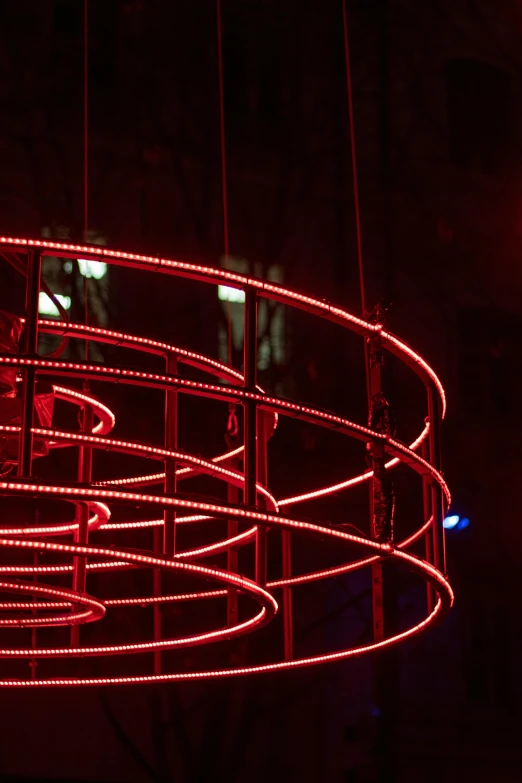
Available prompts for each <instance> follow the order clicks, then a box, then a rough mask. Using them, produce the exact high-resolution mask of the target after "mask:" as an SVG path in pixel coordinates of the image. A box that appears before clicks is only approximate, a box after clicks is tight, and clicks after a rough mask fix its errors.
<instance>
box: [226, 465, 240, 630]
mask: <svg viewBox="0 0 522 783" xmlns="http://www.w3.org/2000/svg"><path fill="white" fill-rule="evenodd" d="M230 467H231V469H232V470H237V469H238V460H237V459H233V460H232V461H231V463H230ZM227 499H228V502H229V503H234V504H237V503H239V490H238V488H237V487H236V486H235V485H234V484H229V485H228V488H227ZM237 531H238V523H237V520H236V519H229V520H228V521H227V537H228V538H233V537H234V536H236V535H237ZM238 555H239V553H238V548H237V547H229V549H228V550H227V571H229V573H231V574H237V573H238V568H239V556H238ZM238 618H239V613H238V601H237V590H236V589H235V588H234V587H229V588H228V590H227V624H228V625H237V622H238Z"/></svg>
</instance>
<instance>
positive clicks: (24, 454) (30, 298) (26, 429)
mask: <svg viewBox="0 0 522 783" xmlns="http://www.w3.org/2000/svg"><path fill="white" fill-rule="evenodd" d="M41 264H42V253H41V251H40V250H29V252H28V254H27V283H26V289H25V318H26V321H25V331H24V341H23V350H24V354H25V355H26V356H31V357H34V356H35V354H36V353H37V352H38V299H39V293H40V268H41ZM35 386H36V371H35V369H34V367H28V368H27V369H26V370H25V371H24V387H23V397H22V427H21V431H20V440H19V443H18V475H19V476H23V477H25V478H30V477H31V475H32V472H33V432H32V427H33V421H34V397H35ZM33 563H34V565H37V564H38V553H37V552H35V553H34V555H33ZM33 581H36V575H34V577H33ZM31 647H32V648H33V649H34V648H35V647H36V628H32V629H31ZM37 666H38V662H37V660H36V658H32V659H31V661H30V662H29V667H30V669H31V679H32V680H35V679H36V669H37Z"/></svg>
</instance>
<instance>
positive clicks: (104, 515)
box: [0, 500, 111, 538]
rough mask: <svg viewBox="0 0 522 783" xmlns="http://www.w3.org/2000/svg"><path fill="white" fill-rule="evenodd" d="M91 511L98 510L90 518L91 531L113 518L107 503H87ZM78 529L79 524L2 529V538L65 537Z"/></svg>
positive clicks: (68, 523)
mask: <svg viewBox="0 0 522 783" xmlns="http://www.w3.org/2000/svg"><path fill="white" fill-rule="evenodd" d="M86 502H87V505H88V506H89V508H90V510H91V511H92V510H94V509H95V510H96V513H95V514H94V515H93V516H92V517H89V519H88V522H87V524H88V527H89V530H91V531H92V530H97V529H98V528H100V527H102V526H103V525H104V524H105V523H106V522H107V521H108V520H109V519H110V517H111V512H110V510H109V508H108V506H106V505H105V503H98V502H96V501H94V500H91V501H86ZM77 528H78V523H77V522H61V523H59V524H57V525H30V526H27V527H4V528H0V536H17V537H18V536H29V537H31V538H35V537H36V536H63V535H66V534H67V533H74V531H75V530H77Z"/></svg>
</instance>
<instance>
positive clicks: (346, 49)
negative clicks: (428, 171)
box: [342, 0, 371, 409]
mask: <svg viewBox="0 0 522 783" xmlns="http://www.w3.org/2000/svg"><path fill="white" fill-rule="evenodd" d="M342 5H343V33H344V58H345V66H346V90H347V98H348V118H349V124H350V150H351V156H352V182H353V201H354V207H355V233H356V237H357V266H358V269H359V295H360V299H361V315H362V317H363V318H367V317H368V316H367V310H366V292H365V285H364V263H363V249H362V228H361V208H360V203H359V180H358V176H357V151H356V146H355V121H354V111H353V91H352V68H351V64H350V43H349V38H348V17H347V13H346V0H342ZM364 370H365V375H366V395H367V398H368V409H370V408H371V382H370V356H369V346H368V339H366V340H365V341H364Z"/></svg>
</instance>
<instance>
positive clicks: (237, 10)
mask: <svg viewBox="0 0 522 783" xmlns="http://www.w3.org/2000/svg"><path fill="white" fill-rule="evenodd" d="M347 7H348V21H349V29H350V42H351V49H352V70H353V82H354V109H355V125H356V142H357V153H358V158H357V160H358V174H359V184H360V195H361V210H362V232H363V250H364V259H365V272H366V282H367V298H368V301H369V302H370V303H373V302H375V301H376V300H377V299H378V298H380V297H384V298H385V299H387V300H390V301H392V302H393V307H392V309H391V311H390V313H389V321H388V326H389V328H390V329H391V330H392V331H394V332H395V333H397V334H399V335H400V336H401V337H403V338H404V339H405V340H406V341H407V342H409V343H410V344H411V345H412V346H413V347H415V348H416V349H418V350H419V351H420V352H421V353H422V355H423V356H425V358H426V359H427V360H428V361H429V362H430V364H431V365H432V366H433V367H434V368H435V369H436V371H437V372H438V373H439V375H440V377H441V378H442V381H443V383H444V385H445V388H446V391H447V394H448V401H449V407H448V416H447V419H446V421H445V424H444V451H443V457H444V471H445V475H446V477H447V479H448V481H449V483H450V486H451V489H452V492H453V495H454V510H455V512H456V513H460V514H461V515H464V516H467V517H469V519H470V520H471V523H470V526H469V527H468V528H467V529H466V530H463V531H461V532H450V533H449V534H448V536H447V546H448V570H449V574H450V576H451V579H452V583H453V584H454V586H455V591H456V596H457V600H456V604H455V607H454V609H453V611H452V614H451V615H450V616H449V618H448V619H447V620H446V621H445V622H444V623H443V624H442V625H440V626H438V627H436V628H434V629H430V630H428V631H427V632H425V633H424V634H423V635H422V636H420V637H418V638H417V639H415V640H412V641H410V642H407V643H405V644H404V645H403V646H401V647H400V648H397V650H392V651H390V652H389V653H386V654H382V655H380V656H374V657H369V658H363V659H360V660H354V661H349V662H346V663H343V664H335V665H332V666H330V667H326V668H317V669H312V670H306V671H301V672H294V673H290V674H285V675H278V676H266V677H261V678H253V679H251V680H237V681H230V682H224V683H213V684H204V685H196V684H188V685H182V686H175V687H174V686H169V687H164V688H139V689H128V688H125V689H113V690H106V691H97V690H83V691H76V690H71V691H56V692H55V691H43V692H32V691H28V692H18V691H4V692H3V693H2V696H1V705H2V706H1V713H0V714H1V720H0V728H1V731H0V748H1V752H0V773H1V775H3V777H2V778H0V779H5V780H17V779H20V780H44V779H45V780H51V779H52V780H58V779H60V780H74V781H81V780H84V781H86V780H102V781H142V780H144V781H145V780H153V781H168V780H175V781H207V780H208V781H210V780H220V781H221V780H223V781H230V783H233V782H234V781H249V782H250V783H257V781H266V780H270V779H272V780H277V781H279V780H288V781H301V780H303V781H305V780H306V781H308V780H310V781H332V783H334V782H336V781H339V782H341V781H342V782H343V783H359V782H362V781H405V782H406V783H408V782H409V781H419V780H420V781H435V780H437V781H438V780H446V781H457V780H461V779H465V780H474V781H484V782H485V781H492V780H494V781H499V782H502V783H504V782H505V783H508V782H509V783H510V782H511V781H518V780H520V775H521V773H520V766H521V761H522V758H521V753H522V752H521V749H520V739H519V738H520V729H521V728H522V726H521V710H520V697H521V695H522V694H521V678H520V673H519V666H518V661H519V660H520V652H521V646H522V645H521V638H520V630H519V616H520V598H521V578H520V550H521V546H520V544H521V537H520V527H519V520H520V510H519V503H518V499H519V489H518V486H519V483H520V477H519V472H520V466H521V457H520V447H519V441H520V423H519V422H520V381H521V371H520V358H519V357H520V343H521V341H522V330H521V308H520V296H521V293H522V271H521V270H522V267H521V263H520V250H519V248H520V239H521V235H522V228H521V227H522V222H521V221H522V212H521V207H520V204H521V203H522V202H521V197H522V191H521V187H520V171H521V168H522V145H521V142H520V138H521V130H522V127H521V115H522V112H521V108H522V102H521V73H522V70H521V69H522V59H521V54H520V52H521V51H522V48H521V46H520V44H521V38H522V10H521V8H520V4H519V3H518V2H516V1H515V0H503V2H501V3H494V4H492V3H488V2H486V0H452V2H449V0H427V1H426V2H422V3H419V2H415V1H414V0H348V4H347ZM222 14H223V57H224V82H225V118H226V138H227V159H228V167H227V173H228V194H229V220H230V253H231V255H232V256H234V257H236V258H241V259H248V264H250V267H249V268H250V271H252V272H254V273H256V274H268V273H269V269H270V267H271V266H273V265H278V266H279V267H281V268H282V270H283V272H282V274H283V278H284V282H285V284H287V285H288V286H289V287H293V288H295V289H298V290H303V291H309V292H311V293H312V294H314V295H316V296H318V297H321V298H322V297H324V298H326V299H330V300H333V301H335V302H338V303H339V304H342V305H343V306H345V307H347V308H348V309H350V310H352V311H353V312H359V310H360V304H359V293H358V282H357V259H356V247H355V225H354V206H353V197H352V192H353V191H352V170H351V163H350V146H349V143H350V137H349V128H348V112H347V100H346V74H345V64H344V50H343V29H342V4H341V2H340V0H339V1H337V0H326V1H325V0H322V1H321V2H320V1H319V0H308V2H294V1H293V0H280V2H270V1H269V0H266V2H263V1H262V0H222ZM89 15H90V24H89V156H90V163H89V228H90V230H91V232H93V234H92V235H90V236H89V237H88V238H90V239H92V238H93V237H94V236H102V237H104V238H105V239H106V241H107V242H108V243H109V244H110V245H112V246H113V247H116V248H122V249H126V250H131V251H135V252H147V253H153V254H162V255H165V256H166V257H171V258H183V259H187V260H194V261H196V260H197V261H201V262H204V263H207V264H211V265H216V264H219V263H220V259H221V257H222V255H223V228H222V197H221V168H220V165H221V164H220V140H219V92H218V69H217V44H216V40H217V39H216V6H215V3H214V2H210V0H208V1H207V0H192V2H181V1H178V0H176V2H174V1H173V0H147V1H146V0H141V1H140V0H90V3H89ZM83 99H84V95H83V2H81V0H54V1H53V0H39V1H38V2H37V1H36V0H1V2H0V232H1V233H2V234H4V235H8V236H28V237H39V236H41V235H42V232H44V233H45V232H47V234H48V235H52V236H55V237H59V238H65V239H66V238H70V239H72V240H74V241H80V240H81V239H82V238H83V228H84V225H83V207H84V204H83V185H84V183H83ZM48 271H49V270H48ZM245 271H246V270H245ZM60 274H61V273H60ZM49 275H50V277H49V280H50V282H51V283H53V282H54V284H55V285H56V286H57V288H56V292H59V290H58V289H60V290H62V289H61V288H60V286H61V285H65V283H64V280H65V278H62V277H60V275H58V277H54V278H53V277H52V274H51V271H49ZM149 278H152V276H147V277H146V276H145V275H144V273H140V272H133V273H129V272H126V271H125V270H121V269H119V268H114V269H110V270H109V274H108V276H107V278H106V282H105V283H104V286H105V287H103V286H100V287H99V289H96V288H95V287H94V288H93V292H94V294H93V300H92V302H91V322H92V323H95V322H96V321H98V322H99V323H101V324H105V323H108V324H109V325H110V326H111V327H112V328H115V329H121V330H125V329H127V330H128V331H130V332H132V333H135V334H141V335H144V336H149V337H157V338H160V339H164V340H167V341H172V342H176V343H178V344H181V345H185V346H187V347H191V348H193V349H195V350H201V351H203V352H205V353H207V354H209V355H211V356H216V357H217V356H219V351H220V347H219V346H220V337H219V331H218V325H219V328H220V329H221V330H222V329H223V324H224V317H225V311H224V309H223V308H222V307H221V306H220V305H219V303H218V302H217V300H216V299H215V291H214V290H212V289H210V288H209V289H208V290H207V289H206V288H205V289H204V290H203V291H201V290H200V289H201V287H200V286H197V285H195V284H189V283H182V282H181V281H175V280H168V281H165V280H161V281H157V280H156V279H150V280H149ZM60 281H61V282H60ZM67 285H72V286H73V315H74V314H75V312H76V315H77V316H78V318H80V319H81V309H80V308H81V297H80V296H79V294H78V295H77V296H76V294H74V291H76V289H75V288H74V286H75V285H76V283H72V284H71V283H70V282H68V283H67ZM63 290H65V289H63ZM96 292H97V293H98V295H99V296H98V299H96V295H95V294H96ZM22 301H23V299H22V283H21V281H20V280H18V279H17V278H16V276H15V275H14V273H13V272H12V271H11V270H10V268H9V267H7V265H1V266H0V304H1V306H2V307H4V308H7V309H8V308H12V309H13V310H15V311H17V312H21V311H22V310H21V303H22ZM74 308H78V309H77V310H76V311H75V310H74ZM284 318H285V320H284V333H283V337H282V340H283V343H284V350H283V354H282V358H281V357H280V358H279V359H278V360H276V355H275V353H274V349H273V347H272V349H271V351H272V352H271V360H270V362H269V363H268V366H267V367H266V368H265V369H264V370H263V371H262V373H261V376H262V383H263V385H264V386H265V387H266V388H268V389H272V390H275V391H277V392H278V393H282V394H286V395H287V396H291V397H296V398H300V399H303V400H307V401H309V402H313V403H318V404H320V405H323V406H325V407H328V408H331V409H335V410H336V411H338V412H341V413H343V414H346V415H348V416H349V417H352V418H353V419H354V420H357V421H360V422H362V423H364V420H365V413H364V370H363V362H362V346H361V344H360V343H359V342H357V341H356V340H355V339H354V338H353V337H344V336H343V335H340V334H339V333H338V330H335V329H333V328H332V329H330V328H329V327H327V326H325V325H324V324H319V325H317V324H316V323H315V321H314V320H313V319H310V318H304V317H302V316H301V315H292V313H287V314H285V316H284ZM269 337H270V335H269ZM270 339H272V337H270ZM236 349H237V354H236V355H235V357H234V358H235V363H236V366H238V367H239V366H240V363H241V359H240V341H239V345H238V346H236ZM69 350H70V351H71V352H72V354H70V355H74V350H75V347H74V344H72V345H71V346H70V348H69ZM116 358H118V359H119V357H116V355H115V354H111V353H110V351H109V352H107V351H105V352H103V351H102V352H101V354H100V355H99V356H98V359H99V360H101V361H107V362H110V361H111V360H112V361H115V360H116ZM126 361H127V362H131V363H132V361H133V359H132V357H131V359H129V358H128V357H127V359H126ZM385 383H386V391H387V395H388V397H389V399H390V401H391V402H392V404H393V407H394V410H395V413H396V417H397V420H398V424H399V437H401V438H403V439H404V440H408V438H409V437H410V436H412V435H414V434H416V433H417V432H418V430H419V426H420V424H421V423H422V416H423V415H424V414H423V408H422V404H423V398H422V388H421V387H420V384H418V383H417V382H416V381H415V380H412V376H411V373H410V372H409V371H407V370H404V369H402V368H401V367H400V366H399V365H398V363H397V362H395V361H392V360H391V359H389V360H388V361H387V365H386V368H385ZM96 393H98V394H99V396H100V397H101V398H102V399H103V400H104V401H106V402H107V403H108V404H111V403H112V404H113V405H114V407H115V409H116V411H117V413H118V415H119V425H118V427H119V429H118V431H117V436H118V437H125V435H128V436H130V434H131V433H134V435H135V437H138V438H139V439H143V440H145V439H148V440H151V441H154V440H156V442H158V439H159V438H160V437H161V434H160V430H159V424H160V421H159V414H158V410H157V409H155V408H154V402H153V399H154V398H151V397H150V395H147V394H143V395H141V396H140V393H139V392H134V393H133V394H132V395H131V394H125V395H122V394H121V393H120V391H119V390H118V389H115V388H111V387H107V388H103V387H102V386H99V387H97V388H96ZM419 400H420V402H419ZM144 411H145V413H144ZM198 411H199V408H198V407H197V406H193V407H191V406H190V404H188V403H187V407H186V410H185V415H184V416H185V417H184V419H183V421H184V422H186V424H183V425H182V427H184V429H183V433H182V440H183V446H184V447H186V448H189V446H190V447H191V450H192V451H194V452H195V453H199V452H201V453H204V454H205V455H212V454H214V453H217V451H219V450H220V449H221V448H222V447H223V445H224V440H223V434H224V428H225V423H226V411H225V410H224V409H223V408H222V407H219V406H217V408H216V411H215V412H214V410H212V412H211V413H209V414H206V415H205V417H203V418H198ZM194 421H196V422H197V423H196V424H195V425H194V424H193V422H194ZM277 437H278V438H279V440H278V441H277V442H276V438H274V442H273V444H271V447H270V448H271V452H270V457H271V463H270V465H271V469H270V476H269V479H270V481H269V483H270V486H271V488H272V489H273V490H274V492H275V494H276V495H279V496H280V495H282V494H284V493H285V492H286V491H288V492H292V491H293V490H294V489H295V490H296V491H297V490H299V489H300V488H301V487H302V486H308V485H309V484H310V475H312V473H313V474H314V475H315V476H316V479H315V483H316V484H320V480H323V479H324V480H325V481H327V480H328V476H331V475H335V478H337V477H339V479H341V478H343V477H344V476H346V475H350V473H353V472H357V471H358V470H360V469H361V464H362V455H361V453H360V450H359V451H356V450H354V451H350V449H348V450H346V451H345V450H344V446H341V445H338V444H337V442H335V443H333V441H330V440H329V439H328V437H327V436H323V435H321V434H318V433H317V432H316V431H315V430H312V429H310V431H308V429H306V428H305V429H304V430H303V431H300V432H298V431H297V428H295V431H294V429H292V427H291V426H290V425H288V426H286V427H283V426H282V427H281V431H280V432H279V433H278V435H277ZM289 453H291V455H292V458H291V461H289V459H288V454H289ZM325 455H326V458H325ZM50 459H51V458H50ZM53 459H54V458H53ZM103 459H104V460H105V461H103ZM103 459H100V461H99V462H98V467H97V469H98V470H99V471H100V474H101V473H102V472H103V470H106V471H107V470H108V471H109V472H111V471H112V472H111V475H116V474H117V473H118V470H122V469H123V468H124V465H127V463H123V462H122V463H121V464H120V463H119V462H118V461H113V462H111V461H110V460H108V459H107V458H105V457H104V458H103ZM41 464H42V467H41V468H39V469H40V470H41V471H42V475H46V471H49V473H52V471H53V470H56V469H57V468H59V469H61V470H63V471H66V470H67V466H66V465H65V464H64V462H63V458H62V462H60V458H59V457H57V458H55V462H49V463H48V467H47V468H46V467H45V465H44V463H43V461H42V463H41ZM128 470H130V471H131V472H132V469H131V468H128ZM401 470H402V469H401ZM307 471H308V472H307ZM407 479H411V477H409V474H408V473H407V472H404V473H401V472H400V471H398V472H397V487H398V500H399V504H400V505H399V507H398V515H399V518H398V521H399V523H400V524H401V525H404V527H405V529H406V528H407V527H408V524H410V526H411V525H413V524H414V517H415V514H416V513H417V512H418V509H419V503H420V494H419V488H418V486H417V485H416V483H415V479H411V481H412V482H413V485H414V489H413V490H412V493H413V494H412V495H411V496H410V495H409V494H407V492H408V486H409V484H408V481H407ZM286 488H288V490H287V489H286ZM365 502H366V496H365V494H364V492H361V493H359V494H357V493H355V495H353V496H350V497H349V496H348V495H346V496H345V495H340V496H339V497H338V498H336V499H335V500H334V501H332V502H324V503H322V504H321V503H319V504H315V506H313V507H310V508H307V510H306V513H307V514H308V515H309V516H311V517H314V518H317V519H325V518H326V519H331V520H333V521H343V520H344V519H345V517H346V515H347V512H348V511H349V512H350V514H351V516H350V521H355V523H356V524H359V519H362V520H364V519H365V518H366V517H365ZM5 508H8V506H7V505H6V506H5ZM303 513H304V512H303ZM412 520H413V521H412ZM360 524H361V525H364V524H367V522H364V521H363V522H361V523H360ZM135 545H138V544H135ZM301 554H302V557H303V558H306V551H304V552H303V553H301ZM385 576H388V585H389V589H390V596H391V598H390V599H389V601H388V604H387V613H388V623H389V627H390V628H398V627H402V626H401V624H403V623H408V622H409V621H410V620H411V619H412V618H416V617H417V616H418V615H419V616H421V615H422V611H423V600H424V599H423V595H424V594H423V591H422V589H421V588H420V587H419V586H418V585H417V584H416V583H413V582H412V583H411V584H410V582H409V581H408V579H406V578H404V577H403V576H402V575H400V574H395V573H390V574H388V575H386V574H385ZM296 612H297V614H296V622H297V627H298V639H299V643H300V644H302V645H303V647H302V649H307V645H312V646H313V643H315V642H316V641H317V640H318V639H319V641H321V640H322V641H325V640H326V643H327V644H330V645H333V646H335V645H336V644H337V645H338V646H340V645H342V643H343V642H346V641H352V642H353V641H354V640H358V639H364V638H368V634H369V633H370V632H371V627H370V626H369V622H370V621H371V616H370V603H369V597H368V580H367V577H366V576H364V575H362V576H357V577H355V578H352V579H351V580H348V579H346V580H338V581H336V582H333V583H332V584H330V585H329V586H325V587H324V588H321V590H320V591H319V593H318V597H317V598H315V599H314V598H313V597H312V595H311V594H310V597H308V595H305V596H304V598H303V599H302V601H301V603H300V604H299V607H298V608H297V610H296ZM117 623H119V626H118V625H117V628H119V629H120V630H121V629H123V630H124V631H128V621H127V620H126V618H125V617H123V618H120V619H117ZM272 642H273V640H272V639H271V637H267V636H266V635H265V636H263V637H262V638H261V641H260V645H261V647H260V652H259V653H258V654H259V655H261V657H262V655H263V653H264V652H265V653H267V655H268V657H270V655H269V653H270V650H271V644H272ZM250 644H253V642H251V643H250ZM258 649H259V648H258ZM198 654H201V655H203V653H198ZM240 654H241V655H254V654H255V653H254V652H253V648H252V650H250V649H249V650H247V652H245V650H242V651H241V653H240ZM201 660H204V658H203V659H201V658H197V657H196V661H197V662H201ZM178 663H179V662H178ZM186 663H187V662H186V661H181V665H185V664H186ZM190 663H191V661H190V660H189V661H188V664H187V665H190ZM128 665H129V664H128V662H125V666H128ZM144 665H145V664H144ZM17 776H18V777H17Z"/></svg>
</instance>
